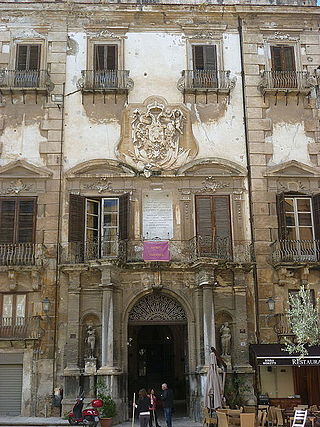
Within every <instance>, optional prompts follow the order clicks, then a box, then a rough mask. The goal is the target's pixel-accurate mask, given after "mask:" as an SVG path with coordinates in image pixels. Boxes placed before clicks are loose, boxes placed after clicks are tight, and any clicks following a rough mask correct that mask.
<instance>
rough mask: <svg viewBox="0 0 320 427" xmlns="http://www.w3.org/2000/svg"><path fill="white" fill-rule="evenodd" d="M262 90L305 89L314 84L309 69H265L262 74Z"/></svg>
mask: <svg viewBox="0 0 320 427" xmlns="http://www.w3.org/2000/svg"><path fill="white" fill-rule="evenodd" d="M261 77H262V81H261V83H260V86H261V88H262V90H270V89H277V90H290V89H291V90H299V91H305V90H306V89H310V87H311V86H312V84H311V80H310V77H311V76H310V73H308V72H307V71H264V72H263V73H262V75H261Z"/></svg>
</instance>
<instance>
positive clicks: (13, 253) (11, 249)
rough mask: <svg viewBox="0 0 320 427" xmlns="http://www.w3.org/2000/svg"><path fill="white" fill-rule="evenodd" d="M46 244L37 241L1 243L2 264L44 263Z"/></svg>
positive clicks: (0, 261)
mask: <svg viewBox="0 0 320 427" xmlns="http://www.w3.org/2000/svg"><path fill="white" fill-rule="evenodd" d="M43 260H44V246H43V245H42V244H37V243H2V244H0V266H18V265H20V266H27V265H28V266H29V265H30V266H31V265H38V266H39V265H42V263H43Z"/></svg>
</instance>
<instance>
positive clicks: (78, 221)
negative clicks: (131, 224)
mask: <svg viewBox="0 0 320 427" xmlns="http://www.w3.org/2000/svg"><path fill="white" fill-rule="evenodd" d="M128 206H129V197H128V194H124V195H123V196H120V197H104V198H85V197H82V196H78V195H74V194H71V195H70V212H69V241H70V242H77V243H79V244H82V246H83V248H84V254H85V257H87V258H89V259H94V258H100V257H101V258H104V257H115V256H117V254H118V243H119V240H125V239H127V238H128Z"/></svg>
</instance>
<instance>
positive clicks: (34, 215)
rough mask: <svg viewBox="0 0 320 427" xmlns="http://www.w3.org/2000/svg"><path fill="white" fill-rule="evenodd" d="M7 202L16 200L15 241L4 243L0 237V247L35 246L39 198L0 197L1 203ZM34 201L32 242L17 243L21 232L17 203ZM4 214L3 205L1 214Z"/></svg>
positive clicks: (0, 210)
mask: <svg viewBox="0 0 320 427" xmlns="http://www.w3.org/2000/svg"><path fill="white" fill-rule="evenodd" d="M5 200H10V201H12V200H14V201H15V203H16V205H15V210H14V230H13V239H12V240H13V241H12V242H6V243H4V242H2V241H1V236H0V245H1V244H9V245H16V244H28V243H29V244H33V243H35V241H36V225H37V197H36V196H30V197H25V196H12V197H10V196H8V197H6V196H3V197H2V196H1V197H0V201H1V202H2V201H5ZM31 200H32V201H33V202H34V206H33V224H32V227H33V230H32V240H31V241H30V242H18V241H17V237H18V230H19V215H18V212H19V210H18V209H17V203H19V202H21V201H31ZM1 212H2V205H1V204H0V214H1Z"/></svg>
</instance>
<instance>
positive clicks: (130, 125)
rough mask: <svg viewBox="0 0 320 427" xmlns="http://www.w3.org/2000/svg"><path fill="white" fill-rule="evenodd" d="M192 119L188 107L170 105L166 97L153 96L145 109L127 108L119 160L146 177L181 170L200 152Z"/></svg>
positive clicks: (139, 107)
mask: <svg viewBox="0 0 320 427" xmlns="http://www.w3.org/2000/svg"><path fill="white" fill-rule="evenodd" d="M189 116H190V112H189V110H187V109H186V107H184V106H182V105H179V106H177V105H170V106H169V105H167V103H166V101H165V100H164V99H163V98H155V97H151V98H148V99H147V100H146V101H145V103H144V106H141V105H138V106H135V108H134V107H131V106H130V107H128V108H127V110H126V112H125V113H124V116H123V126H122V138H121V141H120V144H119V147H118V157H119V158H120V159H121V160H123V161H125V162H126V163H128V164H129V165H131V166H134V167H135V168H137V169H138V170H139V171H143V170H145V171H146V174H147V175H148V173H149V172H150V171H152V170H161V169H162V170H170V169H171V170H172V169H177V168H179V167H180V166H181V165H183V164H185V163H186V162H188V161H190V160H191V159H192V158H194V157H195V155H196V153H197V145H196V142H195V140H194V137H193V134H192V128H191V120H190V117H189Z"/></svg>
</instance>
